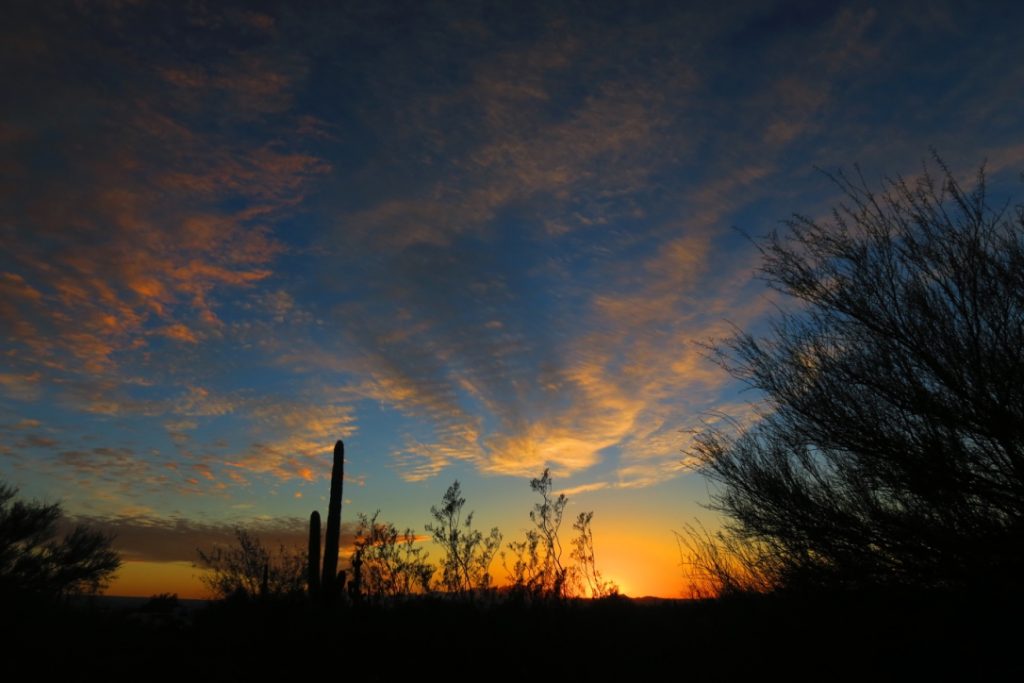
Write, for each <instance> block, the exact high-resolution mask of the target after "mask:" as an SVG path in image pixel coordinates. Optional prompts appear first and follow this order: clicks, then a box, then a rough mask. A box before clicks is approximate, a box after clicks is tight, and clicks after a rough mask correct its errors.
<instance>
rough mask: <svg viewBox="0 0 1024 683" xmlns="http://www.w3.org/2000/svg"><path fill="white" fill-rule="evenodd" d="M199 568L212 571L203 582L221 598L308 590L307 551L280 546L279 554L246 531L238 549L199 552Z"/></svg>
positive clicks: (239, 533)
mask: <svg viewBox="0 0 1024 683" xmlns="http://www.w3.org/2000/svg"><path fill="white" fill-rule="evenodd" d="M196 552H197V553H198V555H199V566H200V567H201V568H203V569H206V570H208V571H207V572H206V573H204V574H203V575H202V576H200V580H201V581H202V582H203V583H204V584H205V585H206V586H207V587H208V588H209V589H210V591H212V593H213V594H214V595H215V596H216V597H218V598H228V597H233V596H246V597H250V598H254V597H257V596H262V597H271V598H281V597H286V596H298V595H301V594H303V593H304V592H305V590H306V580H307V564H308V563H307V557H306V552H305V549H303V548H286V547H285V546H283V545H282V546H280V547H279V548H278V550H277V552H276V553H274V552H271V550H270V549H268V548H267V547H265V546H264V545H263V543H262V541H260V539H259V538H258V537H257V536H255V535H253V534H251V533H249V532H247V531H245V530H244V529H242V528H236V529H235V545H232V546H229V547H224V546H218V547H215V548H213V549H212V550H208V551H207V550H203V549H201V548H200V549H197V551H196Z"/></svg>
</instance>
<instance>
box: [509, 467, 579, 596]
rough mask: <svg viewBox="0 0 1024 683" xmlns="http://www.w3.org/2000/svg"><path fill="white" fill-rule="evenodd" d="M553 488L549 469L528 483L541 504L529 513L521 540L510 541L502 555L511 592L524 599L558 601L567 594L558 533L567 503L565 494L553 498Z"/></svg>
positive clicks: (566, 573)
mask: <svg viewBox="0 0 1024 683" xmlns="http://www.w3.org/2000/svg"><path fill="white" fill-rule="evenodd" d="M552 486H553V483H552V479H551V471H550V470H549V469H548V468H545V469H544V472H543V474H541V476H540V477H537V478H536V479H531V480H530V490H532V491H534V492H535V493H537V494H539V495H540V502H539V503H535V504H534V506H533V509H532V510H530V522H531V523H532V524H533V528H531V529H527V530H526V535H525V537H524V538H523V540H520V541H510V542H509V543H508V544H507V546H506V549H507V552H502V561H503V562H504V563H505V570H506V572H508V575H509V579H510V580H511V582H512V590H513V591H514V592H515V593H517V594H519V595H521V596H524V597H530V598H553V599H560V598H563V597H565V596H566V594H567V589H568V584H567V580H568V579H569V570H568V569H567V568H566V567H565V566H563V565H562V542H561V540H560V539H559V536H558V530H559V528H560V527H561V526H562V517H563V515H564V514H565V506H566V505H567V504H568V503H569V499H568V498H566V497H565V494H559V495H558V496H557V497H555V495H554V493H553V492H552ZM509 557H511V562H512V565H511V567H510V566H509V564H508V562H509Z"/></svg>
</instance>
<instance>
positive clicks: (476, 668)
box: [3, 593, 1024, 681]
mask: <svg viewBox="0 0 1024 683" xmlns="http://www.w3.org/2000/svg"><path fill="white" fill-rule="evenodd" d="M8 602H9V603H12V602H13V604H8V605H6V606H5V609H4V610H3V612H4V617H3V621H4V622H7V623H6V624H4V626H5V628H4V632H5V633H7V634H8V635H5V636H3V639H4V640H5V641H6V643H5V647H4V648H3V649H4V650H7V653H6V654H5V655H4V660H5V663H6V664H7V666H5V667H4V669H5V670H6V671H7V672H8V673H12V672H17V671H20V670H24V671H26V674H25V675H17V676H15V678H17V679H18V680H31V679H32V676H31V674H30V673H29V672H32V671H38V672H39V673H40V677H42V675H46V677H47V678H48V679H49V678H50V675H51V674H53V673H60V672H66V673H68V674H73V675H74V676H75V679H76V680H97V679H100V680H127V679H132V680H138V679H143V680H150V679H156V680H170V679H178V680H182V679H192V680H228V681H231V680H253V679H258V680H263V679H264V678H267V677H269V678H270V679H279V678H280V677H287V679H288V680H290V679H292V678H294V677H295V676H298V675H302V676H313V675H314V672H316V671H317V670H318V669H320V668H321V667H323V666H324V665H325V664H326V666H327V671H328V672H331V671H333V672H335V673H333V674H328V677H329V678H339V679H341V678H346V677H350V676H351V677H355V678H356V679H357V680H359V681H368V680H397V679H407V680H416V681H421V680H426V679H429V680H434V679H436V678H440V679H441V680H483V681H488V680H494V679H497V680H506V679H509V678H515V679H519V680H523V679H525V680H537V681H541V680H544V681H550V680H570V681H572V680H588V679H589V680H620V679H624V680H630V681H632V680H666V679H685V680H696V681H705V680H743V679H750V680H757V679H763V678H765V677H768V676H770V677H771V678H772V679H775V678H777V677H781V678H782V679H783V680H893V679H900V680H932V679H939V680H951V679H958V680H959V679H964V678H966V679H969V680H1024V666H1022V664H1021V658H1020V655H1021V650H1022V645H1024V642H1022V630H1021V627H1020V615H1021V610H1020V608H1021V606H1022V605H1024V601H1022V600H1021V599H1019V598H1018V597H1014V598H1006V597H1005V596H972V597H970V598H968V597H965V596H962V595H949V594H934V593H929V594H916V595H905V594H904V595H842V596H817V597H814V598H809V597H802V598H801V597H779V596H776V597H750V598H733V599H727V600H714V601H703V602H689V601H631V600H629V599H625V598H621V599H609V600H603V601H596V602H569V603H562V604H543V605H541V604H534V605H524V604H515V603H511V602H506V603H503V604H494V605H490V606H472V605H468V604H462V603H455V602H450V601H446V600H441V599H433V600H426V599H421V600H417V601H413V602H407V603H402V604H397V605H392V606H388V607H381V606H377V607H370V606H361V607H351V606H343V607H341V608H336V609H334V610H326V609H323V608H320V607H315V606H311V605H309V604H306V603H304V602H292V603H287V602H284V603H282V602H277V603H261V602H244V601H239V602H235V603H211V604H210V605H208V606H207V605H203V604H202V603H191V601H189V602H190V603H191V604H186V605H185V606H184V607H183V606H182V605H181V604H177V605H176V604H175V603H174V602H173V601H171V600H163V601H155V602H153V603H151V604H148V605H146V604H139V603H135V604H132V603H122V604H120V605H118V604H116V603H113V602H111V601H97V602H96V603H94V604H92V605H91V606H89V605H80V606H77V607H67V606H54V605H49V606H46V605H40V604H32V602H31V601H24V600H15V601H8ZM357 672H359V673H357ZM7 680H14V679H13V678H8V679H7Z"/></svg>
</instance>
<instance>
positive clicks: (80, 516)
mask: <svg viewBox="0 0 1024 683" xmlns="http://www.w3.org/2000/svg"><path fill="white" fill-rule="evenodd" d="M4 14H5V20H4V22H3V23H2V26H0V85H2V92H3V100H4V103H3V106H2V107H0V149H2V153H0V245H2V249H0V338H2V346H0V479H2V480H3V481H6V482H7V483H9V484H12V485H15V486H17V487H19V489H20V494H21V495H22V496H24V497H28V498H36V499H39V500H44V501H47V502H58V501H59V502H61V503H62V505H63V509H64V511H65V513H66V514H67V515H68V518H69V519H70V520H77V521H84V522H88V523H90V524H93V525H95V526H97V527H99V528H102V529H105V530H107V531H110V532H111V533H116V535H117V538H116V541H115V547H117V548H118V549H119V550H120V551H121V552H122V556H123V559H124V560H125V561H126V562H125V565H124V567H123V569H122V570H121V572H120V575H119V576H118V578H117V579H116V580H115V582H114V583H113V585H112V586H111V587H110V589H109V592H110V593H112V594H128V595H151V594H155V593H163V592H176V593H178V594H179V595H181V596H183V597H184V596H188V597H194V596H199V595H202V594H203V587H202V586H201V584H200V583H199V581H198V578H197V577H198V570H197V569H196V568H195V567H194V566H193V564H194V563H195V561H196V559H197V557H196V548H197V547H203V548H210V547H213V545H214V544H217V543H227V542H230V540H231V533H232V528H233V527H234V526H236V525H240V526H242V527H245V528H247V529H250V530H253V531H256V532H258V533H260V534H262V535H263V537H264V538H265V539H268V542H273V543H277V542H284V543H296V544H298V543H302V542H304V539H305V535H306V523H307V520H308V516H309V513H310V512H311V511H312V510H314V509H317V510H320V512H321V514H322V515H325V514H326V507H327V494H328V488H329V477H330V467H331V451H332V448H333V445H334V442H335V440H337V439H344V440H345V444H346V451H347V458H346V471H345V477H346V478H345V488H344V509H343V513H342V515H343V519H344V520H345V522H346V523H347V524H346V534H345V537H344V539H343V544H348V546H349V550H350V549H351V548H350V546H351V541H352V528H351V523H352V522H354V520H355V519H356V515H357V514H358V513H364V514H367V515H372V514H373V513H374V512H375V511H377V510H380V515H381V518H382V519H386V520H389V521H392V522H394V523H395V524H396V525H397V526H398V527H399V528H405V527H409V528H411V529H413V530H414V531H416V532H418V533H423V525H424V524H425V523H426V522H428V521H429V519H430V516H429V510H430V506H431V505H438V504H440V500H441V496H442V495H443V494H444V491H445V489H446V488H447V487H448V486H449V485H450V484H451V483H452V482H453V481H455V480H458V481H460V482H461V484H462V489H463V492H464V494H465V497H466V499H467V503H466V509H467V510H469V509H472V510H475V511H476V515H475V517H474V521H475V522H476V524H477V526H478V527H479V528H482V529H484V530H486V529H488V528H490V527H491V526H498V527H500V529H501V531H502V533H503V534H504V536H505V539H506V541H511V540H516V539H517V538H520V537H521V536H522V534H523V532H524V531H525V529H527V528H528V526H529V518H528V513H529V510H530V508H531V506H532V505H533V504H534V503H535V502H536V496H535V495H534V494H532V493H531V491H530V487H529V480H530V479H531V478H532V477H537V476H539V475H540V474H541V473H542V472H543V470H544V469H545V468H550V471H551V473H552V477H553V479H554V485H555V489H556V491H560V492H564V493H565V494H566V495H567V496H568V497H569V505H568V507H567V509H566V521H565V523H564V525H563V529H562V535H563V538H564V539H568V537H569V536H571V533H572V530H571V528H570V522H571V519H572V518H575V516H576V515H577V514H579V513H580V512H583V511H593V512H594V518H593V531H594V539H595V546H596V559H597V564H598V567H599V568H600V569H601V570H602V571H603V573H604V574H605V575H606V576H607V577H609V578H611V579H613V580H615V581H616V582H618V584H619V586H620V588H621V589H622V590H623V591H624V592H626V593H628V594H630V595H635V596H639V595H658V596H664V597H674V596H678V595H680V594H681V593H682V592H683V591H684V590H685V588H686V576H685V571H684V569H683V568H682V567H680V557H679V553H678V549H677V546H676V541H675V536H674V535H673V530H680V529H681V528H682V527H683V526H684V525H685V524H688V523H694V521H695V520H700V521H701V522H702V523H704V524H705V525H706V526H708V527H709V528H712V529H713V528H715V527H716V526H717V525H718V524H720V523H721V521H722V520H721V519H720V518H719V517H718V516H717V514H716V513H715V512H714V511H712V510H709V509H707V508H706V505H707V504H708V502H709V499H710V494H711V493H712V490H713V484H712V483H710V482H708V481H707V480H706V479H705V477H704V476H703V475H702V474H701V473H700V472H699V471H695V470H694V468H693V466H692V459H691V458H690V457H689V456H688V455H687V453H688V449H689V445H690V440H691V439H692V438H693V432H694V430H699V429H702V428H704V427H706V426H708V425H715V424H722V423H723V422H727V421H729V420H736V421H738V422H740V423H743V422H744V421H749V420H752V419H756V418H755V415H756V403H757V402H758V400H759V398H760V397H759V396H757V395H756V394H755V393H753V392H751V391H749V390H745V388H744V386H743V385H742V384H740V383H739V382H738V381H737V380H735V379H733V378H732V377H730V376H729V374H728V373H726V372H725V371H724V370H722V369H721V368H719V367H718V366H717V365H716V364H715V363H713V362H711V361H710V360H709V359H708V353H707V350H706V345H707V344H714V343H715V340H722V339H725V338H727V337H728V336H729V335H731V334H732V333H733V332H734V331H735V330H737V329H741V330H750V331H753V332H755V333H757V332H763V331H765V330H767V329H769V325H770V321H771V320H772V318H773V316H775V315H777V314H778V311H779V310H780V307H782V308H786V307H787V306H790V304H789V303H788V302H787V301H786V300H785V299H784V298H783V297H781V295H778V294H775V293H772V292H771V291H770V290H768V289H767V287H766V286H765V284H764V283H763V282H762V281H761V280H759V279H758V278H757V277H756V271H757V267H758V263H759V254H758V251H757V248H756V239H757V237H758V236H761V235H765V234H767V233H769V232H771V231H772V230H777V229H781V227H782V223H781V222H782V221H784V220H785V219H786V218H787V217H789V216H791V215H793V214H794V212H796V213H800V214H802V215H807V216H810V217H822V218H824V217H827V215H828V212H829V209H830V207H831V206H833V205H834V204H835V203H836V202H838V201H839V200H840V199H841V193H840V191H839V189H838V188H837V187H836V185H835V184H834V183H832V182H831V181H830V180H829V178H828V177H827V175H826V174H827V173H834V172H836V171H837V170H839V169H847V170H851V169H853V168H854V165H859V167H860V168H861V170H862V172H863V174H864V177H865V180H866V181H867V182H868V183H869V184H872V185H873V186H875V187H877V186H878V183H880V182H881V181H882V179H884V178H885V177H897V176H905V177H908V178H909V177H914V176H915V175H917V174H919V173H920V172H921V171H922V168H923V167H924V165H925V164H930V165H931V167H932V168H933V169H934V168H935V162H934V160H933V158H932V156H933V151H934V152H937V153H938V154H939V155H941V157H942V159H943V160H944V161H945V162H946V163H947V164H948V165H949V166H950V168H951V169H952V171H953V172H954V173H955V174H957V175H958V176H960V177H963V178H966V179H968V180H969V179H971V178H972V177H973V176H974V173H975V172H976V171H977V169H978V167H979V166H980V165H981V164H982V163H983V162H984V163H985V164H986V166H985V168H986V173H987V177H988V180H989V183H990V186H991V188H992V189H993V192H994V193H995V195H996V196H999V194H1000V193H1004V194H1005V196H1007V197H1010V196H1012V193H1013V192H1016V191H1017V190H1018V189H1019V174H1020V172H1021V171H1024V119H1022V116H1021V112H1024V87H1022V86H1024V42H1022V41H1021V40H1020V32H1019V30H1018V27H1019V26H1020V25H1021V23H1022V22H1021V20H1022V19H1024V16H1022V15H1024V7H1022V6H1020V5H1019V4H1018V3H987V4H985V5H984V6H978V5H975V4H969V3H953V2H929V3H910V2H902V3H901V2H891V3H877V4H871V3H858V2H850V3H825V2H750V3H744V2H736V3H678V2H663V3H644V2H637V3H621V2H601V1H594V2H585V3H584V2H579V3H563V2H540V3H530V2H525V1H524V2H508V3H485V2H452V1H449V2H386V1H381V2H375V3H365V2H363V3H346V2H337V3H283V2H281V3H277V2H239V3H232V2H198V1H196V2H146V1H143V0H136V1H132V0H108V1H99V0H97V1H95V2H47V3H38V2H27V1H26V2H21V1H17V0H16V1H15V2H12V3H8V4H7V5H6V7H5V11H4ZM930 160H931V161H930ZM438 554H439V553H438V551H436V549H432V551H431V556H432V558H433V559H435V560H436V559H437V558H438ZM343 564H344V561H343ZM495 570H496V573H497V574H498V575H499V576H500V575H501V574H502V572H501V570H500V560H499V561H498V562H496V564H495Z"/></svg>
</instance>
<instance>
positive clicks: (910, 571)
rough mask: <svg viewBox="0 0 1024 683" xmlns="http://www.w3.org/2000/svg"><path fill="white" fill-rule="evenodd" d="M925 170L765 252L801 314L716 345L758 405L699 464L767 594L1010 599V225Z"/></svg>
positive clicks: (767, 266)
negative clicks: (749, 419) (938, 590)
mask: <svg viewBox="0 0 1024 683" xmlns="http://www.w3.org/2000/svg"><path fill="white" fill-rule="evenodd" d="M937 161H938V163H939V165H940V167H941V171H942V173H941V178H938V179H936V178H935V177H933V176H932V175H931V174H930V173H929V172H928V170H927V168H926V169H925V172H924V175H923V176H922V177H921V178H920V179H919V180H917V181H916V182H906V181H904V180H902V179H897V180H888V181H886V183H885V185H884V187H883V190H882V191H881V192H879V193H875V192H872V191H871V190H870V189H869V188H868V186H867V184H866V183H865V182H864V180H863V178H861V177H858V178H857V179H855V180H851V179H850V178H849V177H848V176H846V175H843V174H840V175H839V176H838V177H836V178H835V180H836V182H837V183H838V184H839V186H840V188H841V189H842V190H843V192H844V194H845V199H844V200H843V202H842V203H841V204H839V206H838V207H837V208H835V209H834V210H833V212H832V213H831V218H830V219H828V220H821V221H818V220H813V219H810V218H807V217H804V216H799V215H797V216H794V217H793V218H792V219H791V220H789V221H786V222H785V224H786V226H787V228H788V229H787V230H786V231H784V233H783V234H781V235H780V234H777V233H776V234H772V235H770V236H769V237H767V238H766V239H765V240H764V241H763V242H762V243H761V244H760V245H759V246H760V249H761V253H762V256H763V262H762V266H761V275H762V276H763V277H764V278H765V279H766V280H767V282H768V284H769V285H771V286H772V287H774V288H776V289H777V290H779V291H781V292H783V293H784V294H787V295H789V296H791V297H793V298H795V299H796V301H797V302H798V306H797V307H796V308H795V309H794V310H793V311H791V312H786V311H783V312H780V313H779V315H778V316H777V317H776V319H775V321H774V325H773V327H772V330H771V333H770V334H769V335H768V336H767V337H764V338H759V337H755V336H753V335H751V334H747V333H737V334H736V335H735V336H734V337H733V338H732V339H731V340H728V341H727V342H724V343H722V344H720V345H718V346H717V347H716V348H715V349H714V353H715V355H716V358H717V360H718V361H719V362H720V363H721V364H722V365H723V366H724V367H725V368H727V369H728V370H729V371H731V372H732V373H733V375H734V376H736V377H738V378H740V379H742V380H744V381H745V382H747V383H748V384H749V385H750V386H752V387H754V388H756V389H759V390H760V391H761V392H763V395H764V398H765V406H766V408H765V409H764V411H763V414H762V416H761V419H760V420H759V421H758V422H756V423H755V424H754V425H753V426H751V427H749V428H747V429H746V430H742V429H740V430H738V433H733V434H727V433H726V432H724V431H723V430H717V431H708V432H705V433H704V434H702V435H700V436H699V437H698V439H697V442H696V444H697V445H696V449H695V453H696V455H697V456H698V458H699V459H700V461H701V463H702V464H703V465H704V467H705V468H706V471H707V472H708V473H709V474H710V475H711V477H713V478H714V479H715V480H717V482H718V483H719V484H720V488H719V489H718V491H717V493H716V494H715V497H714V498H713V505H714V506H715V507H716V508H717V509H719V510H721V511H722V512H724V513H725V514H726V515H727V516H728V518H729V520H730V521H729V523H728V525H727V527H726V533H727V534H729V535H730V536H731V538H732V540H734V541H739V542H742V543H746V544H747V546H746V547H747V548H753V549H755V550H756V551H757V553H758V554H759V556H760V557H758V558H753V559H750V560H749V562H748V566H750V567H753V568H754V569H755V570H756V571H760V572H762V573H763V575H762V577H761V579H767V584H769V585H773V586H781V587H791V588H796V587H811V588H814V587H826V586H827V587H864V586H880V585H884V586H917V587H920V586H926V587H966V586H983V585H987V586H1001V587H1014V588H1019V587H1020V586H1021V583H1022V577H1024V573H1022V571H1024V211H1022V210H1021V208H1020V207H1017V208H1016V210H1015V211H1012V210H1010V209H1009V205H1007V206H1004V207H1002V208H993V207H991V206H990V205H989V204H988V202H987V200H986V184H985V176H984V173H983V172H979V173H978V175H977V179H976V181H975V183H974V185H973V188H971V189H969V190H968V189H964V188H963V187H962V186H961V185H960V183H958V182H957V180H956V179H955V178H954V177H953V175H952V174H951V173H950V172H949V170H948V168H947V167H946V166H945V165H943V164H942V161H941V160H937Z"/></svg>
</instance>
